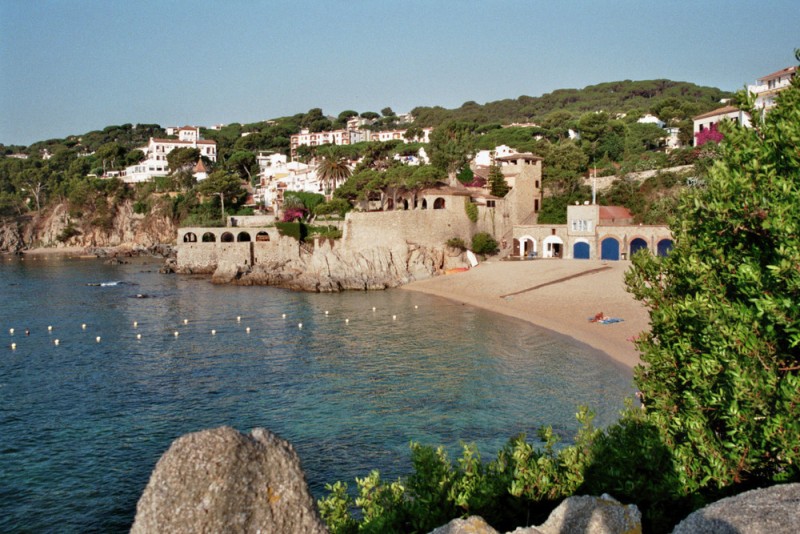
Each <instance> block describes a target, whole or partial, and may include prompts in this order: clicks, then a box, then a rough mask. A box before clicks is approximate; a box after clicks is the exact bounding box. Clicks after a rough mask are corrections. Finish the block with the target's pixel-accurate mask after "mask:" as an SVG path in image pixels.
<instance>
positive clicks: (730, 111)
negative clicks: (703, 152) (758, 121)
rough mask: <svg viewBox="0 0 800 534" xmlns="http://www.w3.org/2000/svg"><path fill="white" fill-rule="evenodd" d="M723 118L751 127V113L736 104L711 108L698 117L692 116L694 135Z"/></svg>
mask: <svg viewBox="0 0 800 534" xmlns="http://www.w3.org/2000/svg"><path fill="white" fill-rule="evenodd" d="M723 119H729V120H732V121H734V122H737V123H739V124H741V125H743V126H745V127H750V115H748V114H747V113H745V112H744V111H742V110H740V109H739V108H737V107H736V106H724V107H721V108H717V109H714V110H711V111H709V112H707V113H703V114H701V115H697V116H696V117H692V121H694V129H693V133H694V137H695V138H696V137H697V134H698V133H700V132H702V131H703V130H707V129H709V128H711V127H712V126H714V125H717V124H719V122H720V121H721V120H723Z"/></svg>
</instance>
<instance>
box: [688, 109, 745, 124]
mask: <svg viewBox="0 0 800 534" xmlns="http://www.w3.org/2000/svg"><path fill="white" fill-rule="evenodd" d="M734 111H739V108H737V107H736V106H724V107H721V108H717V109H712V110H711V111H709V112H707V113H703V114H701V115H697V116H696V117H692V120H695V121H696V120H698V119H705V118H708V117H715V116H717V115H727V114H728V113H733V112H734Z"/></svg>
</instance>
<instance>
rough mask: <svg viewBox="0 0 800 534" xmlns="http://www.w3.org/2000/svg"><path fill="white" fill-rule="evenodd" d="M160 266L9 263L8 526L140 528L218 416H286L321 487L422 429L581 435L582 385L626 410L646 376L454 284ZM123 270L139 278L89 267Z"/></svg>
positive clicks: (495, 436) (279, 426)
mask: <svg viewBox="0 0 800 534" xmlns="http://www.w3.org/2000/svg"><path fill="white" fill-rule="evenodd" d="M157 269H158V265H157V264H156V263H155V262H153V263H151V264H150V265H147V264H143V263H141V262H140V263H136V264H131V265H121V266H108V265H104V264H102V263H101V262H98V261H78V260H65V261H54V260H49V261H30V260H25V261H19V260H14V261H6V262H5V263H4V264H0V275H2V276H0V292H2V293H1V294H2V295H3V303H4V305H3V307H2V309H0V339H2V348H1V349H0V352H1V353H2V358H0V531H9V530H17V529H26V530H28V529H29V530H34V531H39V530H59V531H90V530H100V531H105V532H107V531H124V530H127V529H128V528H129V527H130V523H131V522H132V520H133V515H134V512H135V506H136V501H137V499H138V497H139V495H140V494H141V491H142V489H143V488H144V486H145V484H146V483H147V479H148V477H149V474H150V472H151V470H152V468H153V466H154V464H155V462H156V461H157V459H158V458H159V456H160V455H161V454H162V453H163V452H164V450H166V448H167V447H168V446H169V444H170V443H171V441H172V440H173V439H175V438H176V437H178V436H180V435H181V434H184V433H186V432H192V431H196V430H200V429H203V428H208V427H214V426H219V425H230V426H233V427H235V428H238V429H240V430H243V431H247V430H249V429H251V428H253V427H257V426H263V427H267V428H269V429H271V430H273V431H274V432H276V433H277V434H279V435H281V436H282V437H284V438H286V439H288V440H290V441H291V442H292V443H293V444H294V446H295V448H296V449H297V451H298V453H299V454H300V457H301V459H302V461H303V466H304V468H305V470H306V472H307V476H308V479H309V483H310V485H311V488H312V491H313V492H314V493H315V494H316V495H320V494H321V490H322V487H323V485H324V483H325V482H332V481H334V480H350V481H352V479H353V478H354V477H355V476H363V475H364V474H366V473H367V472H368V471H369V470H370V469H373V468H377V469H380V470H381V472H382V473H383V474H384V475H385V476H386V477H387V478H395V477H397V476H400V475H401V474H403V473H405V472H406V471H407V468H408V443H409V442H410V441H411V440H415V441H420V442H422V443H427V444H445V445H446V446H448V447H449V448H450V449H451V450H452V451H453V452H457V450H458V445H459V441H460V440H464V441H474V442H476V443H477V444H478V445H479V447H480V449H481V452H482V454H483V456H484V458H491V457H492V456H493V455H494V454H495V453H496V451H497V450H498V449H499V448H500V447H501V446H502V445H503V444H504V443H505V442H506V441H507V439H508V438H509V437H511V436H512V435H515V434H517V433H520V432H526V433H528V434H529V435H531V436H532V435H533V433H534V432H535V430H536V429H537V428H538V427H539V426H541V425H546V424H550V425H553V426H554V428H555V429H556V431H557V432H558V433H559V434H561V435H562V436H563V437H564V438H566V439H569V438H570V437H571V436H572V435H573V433H574V431H575V430H576V428H577V423H576V422H575V419H574V413H575V411H576V407H577V406H578V405H579V404H587V405H590V406H591V407H592V408H593V409H595V410H596V411H597V412H598V418H597V421H598V423H599V424H608V423H610V422H611V421H613V420H614V419H615V418H616V415H617V412H618V411H619V409H620V408H621V407H622V399H623V398H624V397H625V396H627V395H630V394H631V392H632V386H631V384H630V383H631V375H630V372H629V371H626V370H624V369H623V368H621V367H619V366H618V365H616V364H613V363H611V362H610V361H609V360H607V359H606V358H605V357H603V356H602V355H600V354H598V353H596V352H594V351H591V350H589V349H588V348H587V347H585V346H582V345H578V344H575V343H570V342H569V341H568V340H564V339H561V338H558V337H553V336H551V335H549V334H548V333H546V332H543V331H541V330H539V329H537V328H535V327H532V326H530V325H528V324H526V323H523V322H520V321H516V320H511V319H507V318H504V317H500V316H496V315H493V314H490V313H487V312H483V311H481V310H475V309H472V308H469V307H465V306H461V305H457V304H454V303H451V302H449V301H446V300H442V299H437V298H433V297H427V296H425V295H420V294H417V293H413V292H406V291H401V290H396V291H386V292H370V293H346V294H339V295H317V294H300V293H292V292H289V291H284V290H280V289H275V288H265V287H247V288H243V287H232V286H214V285H211V284H209V283H208V282H207V281H205V280H204V279H200V278H191V277H181V276H165V275H160V274H158V273H157V272H156V271H157ZM108 281H119V282H122V283H120V284H117V285H107V286H99V285H87V284H98V283H102V282H108ZM137 295H147V296H148V297H149V298H136V296H137ZM415 306H416V307H417V308H415ZM373 307H374V308H375V311H373ZM325 311H328V314H327V315H326V314H325ZM283 314H285V315H286V318H285V319H284V318H283ZM393 316H395V317H393ZM237 317H241V320H239V321H237ZM184 319H188V324H184ZM345 319H349V323H348V322H346V321H345ZM134 321H136V322H137V323H138V325H137V327H135V328H134V326H133V323H134ZM82 323H86V324H87V328H86V330H83V329H82V328H81V324H82ZM298 323H302V324H303V327H302V329H301V328H299V327H298ZM48 326H53V330H52V332H48V329H47V327H48ZM248 327H249V328H250V333H247V331H246V329H247V328H248ZM10 328H15V334H14V336H11V335H10V334H9V333H8V332H9V329H10ZM25 328H29V329H30V331H31V334H30V336H27V337H26V336H25V335H24V333H23V334H20V333H21V332H24V329H25ZM212 329H213V330H216V335H212V334H211V330H212ZM176 331H177V332H179V336H178V337H175V335H174V332H176ZM138 334H140V335H141V339H137V335H138ZM97 336H100V337H101V342H100V343H97V342H96V341H95V338H96V337H97ZM56 338H58V339H59V341H60V344H59V345H58V346H55V344H54V339H56ZM12 339H13V341H14V342H16V343H17V349H16V350H13V351H12V350H10V343H11V342H12Z"/></svg>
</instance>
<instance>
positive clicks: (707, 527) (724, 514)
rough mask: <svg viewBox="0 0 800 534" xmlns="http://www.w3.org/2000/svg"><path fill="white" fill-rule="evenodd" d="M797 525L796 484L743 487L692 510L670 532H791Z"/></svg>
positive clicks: (799, 495) (799, 506)
mask: <svg viewBox="0 0 800 534" xmlns="http://www.w3.org/2000/svg"><path fill="white" fill-rule="evenodd" d="M798 528H800V484H781V485H778V486H772V487H770V488H764V489H758V490H752V491H746V492H744V493H741V494H739V495H736V496H735V497H728V498H727V499H722V500H720V501H717V502H715V503H713V504H709V505H708V506H706V507H705V508H701V509H699V510H697V511H696V512H692V513H691V514H689V516H688V517H687V518H686V519H684V520H683V521H681V522H680V523H678V526H677V527H675V530H674V531H673V534H689V533H691V534H708V533H712V532H713V533H714V534H733V533H736V534H757V533H758V534H760V533H769V534H790V533H791V534H794V533H796V532H798Z"/></svg>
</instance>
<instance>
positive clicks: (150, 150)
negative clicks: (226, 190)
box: [120, 126, 217, 183]
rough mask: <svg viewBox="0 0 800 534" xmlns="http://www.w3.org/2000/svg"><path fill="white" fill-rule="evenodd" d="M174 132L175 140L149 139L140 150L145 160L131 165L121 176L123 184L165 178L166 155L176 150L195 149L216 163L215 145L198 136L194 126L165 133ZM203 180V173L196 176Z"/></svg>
mask: <svg viewBox="0 0 800 534" xmlns="http://www.w3.org/2000/svg"><path fill="white" fill-rule="evenodd" d="M170 132H174V133H176V134H177V136H178V138H177V139H157V138H154V137H151V138H150V142H149V143H148V145H147V146H146V147H143V148H142V149H141V150H142V152H144V155H145V159H144V160H143V161H141V162H139V163H137V164H136V165H131V166H130V167H127V168H126V169H125V172H124V173H122V174H121V176H120V177H121V178H122V180H123V181H124V182H125V183H138V182H148V181H150V180H152V179H153V178H154V177H156V176H166V175H167V174H169V170H170V169H169V166H168V164H167V154H169V153H170V152H172V151H173V150H175V149H176V148H197V149H198V150H200V155H201V156H205V157H207V158H208V159H209V160H211V161H217V143H216V142H215V141H208V140H205V139H203V138H202V137H201V136H200V128H197V127H196V126H184V127H182V128H167V133H170ZM203 178H205V175H204V174H203V173H200V174H198V175H197V179H198V180H202V179H203Z"/></svg>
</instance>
